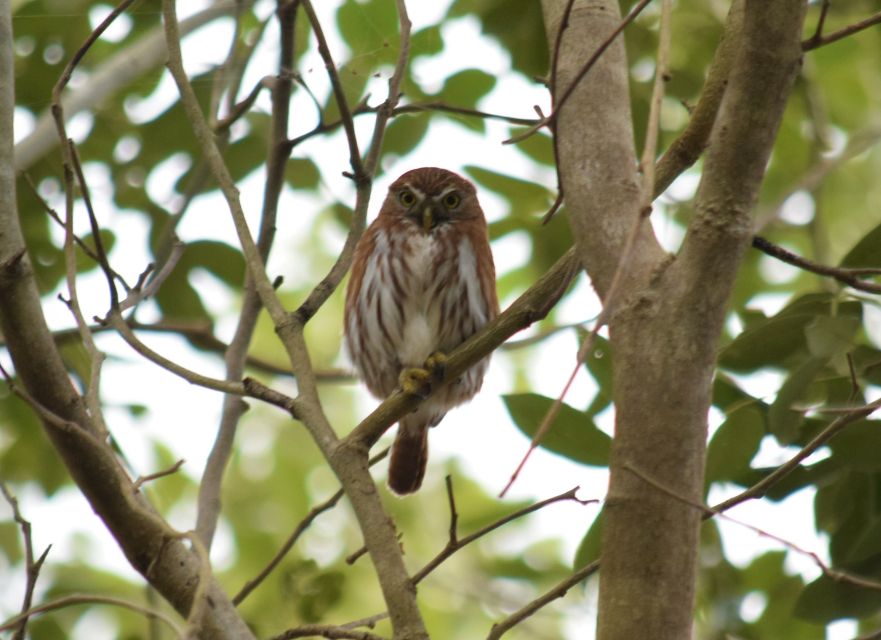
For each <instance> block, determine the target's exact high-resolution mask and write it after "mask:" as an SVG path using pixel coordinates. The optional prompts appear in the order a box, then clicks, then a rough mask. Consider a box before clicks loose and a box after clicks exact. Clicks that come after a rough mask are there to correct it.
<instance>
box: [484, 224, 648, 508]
mask: <svg viewBox="0 0 881 640" xmlns="http://www.w3.org/2000/svg"><path fill="white" fill-rule="evenodd" d="M650 213H651V209H650V208H649V209H644V210H643V211H640V212H639V214H638V215H637V217H636V219H635V220H634V221H633V226H632V227H631V229H630V233H629V235H628V236H627V240H626V242H625V244H624V249H623V250H622V252H621V258H620V260H619V261H618V266H617V267H616V268H615V274H614V276H612V282H611V283H610V284H609V290H608V292H607V293H606V299H605V301H604V302H603V308H602V311H600V314H599V316H597V319H596V322H595V323H594V326H593V329H591V331H590V333H589V334H587V336H586V337H585V338H584V342H582V344H581V347H580V348H579V349H578V355H577V356H576V358H575V366H574V367H573V368H572V373H571V374H570V375H569V379H568V380H567V381H566V384H565V385H564V386H563V389H562V390H561V391H560V395H559V396H557V398H556V399H555V400H554V402H553V404H552V405H551V406H550V407H549V408H548V411H547V413H546V414H545V415H544V417H543V418H542V421H541V423H540V424H539V426H538V429H536V432H535V435H534V436H533V437H532V441H531V442H530V443H529V448H528V449H527V450H526V453H525V454H524V455H523V458H522V459H521V460H520V462H519V464H518V465H517V467H516V468H515V469H514V472H513V473H512V474H511V477H510V479H509V480H508V483H507V484H506V485H505V487H504V488H503V489H502V491H501V492H500V493H499V497H500V498H502V497H504V496H505V495H506V494H507V493H508V490H509V489H510V488H511V487H512V486H513V485H514V482H516V481H517V478H518V477H519V476H520V472H521V471H522V470H523V467H525V466H526V462H527V461H528V460H529V457H530V456H531V455H532V452H533V451H535V450H536V449H537V448H538V446H539V444H541V441H542V439H543V438H544V437H545V435H547V432H548V431H549V430H550V428H551V426H552V425H553V424H554V421H555V420H556V419H557V415H558V414H559V413H560V409H561V408H562V406H563V400H564V399H565V398H566V394H567V393H568V392H569V389H570V388H571V386H572V383H573V382H574V381H575V376H576V375H577V374H578V371H579V370H580V369H581V365H582V364H584V361H585V360H586V359H587V354H589V353H590V352H591V349H593V343H594V341H595V340H596V336H597V334H598V333H599V330H600V329H601V328H602V327H603V326H605V324H606V323H607V322H608V320H609V318H611V317H612V313H613V312H614V311H615V310H616V308H617V305H618V296H619V291H620V289H621V283H622V282H623V281H624V274H625V272H626V270H627V267H628V266H629V265H630V263H631V258H632V257H633V252H634V250H635V249H636V240H637V238H638V237H639V231H640V229H641V228H642V224H643V222H644V221H645V220H646V219H647V218H648V215H649V214H650Z"/></svg>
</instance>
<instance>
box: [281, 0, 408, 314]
mask: <svg viewBox="0 0 881 640" xmlns="http://www.w3.org/2000/svg"><path fill="white" fill-rule="evenodd" d="M396 6H397V9H398V24H399V30H400V38H401V42H400V49H399V51H398V58H397V61H396V63H395V70H394V72H393V73H392V76H391V78H389V82H388V96H387V97H386V99H385V101H384V102H383V103H382V104H380V105H379V106H378V107H377V108H376V120H375V122H374V124H373V135H372V137H371V139H370V147H369V148H368V150H367V154H366V156H365V158H364V161H363V163H361V162H360V158H359V164H357V165H356V164H355V163H354V162H353V164H352V167H353V169H354V171H355V173H354V176H353V177H354V181H355V187H356V194H355V206H354V207H353V211H352V220H351V222H350V224H349V233H348V234H347V235H346V242H345V244H344V245H343V248H342V251H340V255H339V257H338V258H337V260H336V262H334V265H333V267H331V269H330V271H329V272H328V274H327V275H326V276H325V277H324V278H323V279H322V280H321V282H319V283H318V285H317V286H316V287H315V288H314V289H313V290H312V292H311V293H310V294H309V296H308V297H307V298H306V300H305V301H304V302H303V304H301V305H300V307H299V309H297V312H296V313H297V316H298V318H299V319H300V321H301V322H303V323H305V322H307V321H308V320H309V319H310V318H311V317H312V316H313V315H315V313H316V312H317V311H318V309H319V308H320V307H321V305H323V304H324V303H325V302H326V301H327V299H328V298H329V297H330V295H331V294H332V293H333V292H334V291H335V290H336V288H337V287H338V286H339V284H340V282H341V281H342V279H343V276H345V275H346V272H348V270H349V266H350V265H351V263H352V257H353V255H354V253H355V245H357V243H358V239H359V238H360V237H361V234H362V233H363V232H364V227H365V224H366V220H367V206H368V204H369V203H370V195H371V193H372V190H373V177H374V175H375V173H376V168H377V166H378V164H379V158H380V154H381V152H382V140H383V137H384V136H385V130H386V126H387V125H388V121H389V119H390V118H391V117H392V115H393V114H394V110H395V106H396V105H397V104H398V99H399V95H400V91H401V83H402V82H403V80H404V74H405V73H406V71H407V63H408V62H409V59H410V18H409V16H408V15H407V6H406V4H405V2H404V0H396ZM319 43H320V41H319ZM319 46H320V44H319ZM331 62H332V61H331ZM330 71H335V70H334V69H333V67H330V69H329V72H330ZM333 78H334V73H331V79H333ZM339 100H340V98H339V96H338V97H337V101H339ZM340 114H341V116H342V120H343V125H344V126H345V127H347V128H346V134H347V137H348V136H349V135H350V134H349V129H348V127H349V126H350V125H351V126H352V127H354V123H353V122H351V117H352V116H351V113H348V115H347V112H344V111H343V110H342V108H340ZM347 118H348V119H347ZM351 135H352V136H354V133H352V134H351ZM350 145H351V142H350ZM355 150H357V149H355ZM359 170H360V171H361V172H362V173H359Z"/></svg>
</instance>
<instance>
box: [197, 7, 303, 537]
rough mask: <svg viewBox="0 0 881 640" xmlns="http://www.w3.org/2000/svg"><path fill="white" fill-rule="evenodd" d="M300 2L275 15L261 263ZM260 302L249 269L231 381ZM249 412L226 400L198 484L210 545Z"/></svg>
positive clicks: (279, 170) (271, 219)
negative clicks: (278, 39)
mask: <svg viewBox="0 0 881 640" xmlns="http://www.w3.org/2000/svg"><path fill="white" fill-rule="evenodd" d="M297 6H298V4H297V3H296V2H288V3H284V2H280V3H279V4H278V9H277V11H276V15H277V17H278V22H279V31H280V33H281V46H280V47H279V60H278V74H277V77H276V78H275V79H274V80H273V82H272V83H271V89H272V122H271V126H270V131H271V134H270V140H269V151H268V157H267V160H266V181H265V184H264V188H263V207H262V210H261V214H260V229H259V231H258V233H257V243H256V244H257V253H258V254H259V256H260V258H261V260H262V263H263V264H265V263H266V261H267V260H268V259H269V253H270V251H271V249H272V243H273V241H274V238H275V228H276V219H277V214H278V203H279V199H280V197H281V189H282V185H283V184H284V172H285V163H286V162H287V159H288V155H289V153H290V150H289V149H287V148H286V146H285V141H286V140H287V131H288V121H289V110H290V101H291V92H292V83H291V75H292V73H291V68H292V66H293V64H294V33H295V21H296V15H297ZM260 309H261V301H260V296H259V295H258V292H257V289H256V287H255V283H254V276H253V275H252V274H251V273H247V274H246V277H245V283H244V296H243V300H242V306H241V310H240V312H239V319H238V324H237V325H236V330H235V334H234V335H233V339H232V341H231V342H230V344H229V348H228V349H227V350H226V352H225V353H224V362H225V365H226V372H225V377H226V379H227V380H229V381H234V380H239V379H241V378H242V375H243V374H244V370H245V362H246V360H247V357H248V347H249V346H250V343H251V338H252V336H253V334H254V330H255V329H256V327H257V319H258V317H259V314H260ZM244 411H245V406H244V403H243V402H242V401H241V399H240V398H238V397H236V396H235V395H227V396H225V397H224V399H223V411H222V414H221V418H220V425H219V426H218V429H217V436H216V437H215V440H214V444H213V445H212V447H211V453H210V454H209V456H208V461H207V463H206V465H205V471H204V473H203V474H202V481H201V482H200V483H199V499H198V510H197V518H196V531H197V532H198V534H199V536H200V537H201V538H202V541H203V542H204V543H205V545H206V546H207V547H208V548H209V549H210V548H211V543H212V541H213V539H214V532H215V529H216V527H217V520H218V518H219V517H220V510H221V499H220V494H221V485H222V483H223V474H224V471H225V469H226V466H227V465H228V464H229V460H230V458H231V456H232V450H233V443H234V441H235V435H236V431H237V429H238V424H239V420H240V419H241V417H242V414H243V413H244Z"/></svg>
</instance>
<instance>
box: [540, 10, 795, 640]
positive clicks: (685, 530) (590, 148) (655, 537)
mask: <svg viewBox="0 0 881 640" xmlns="http://www.w3.org/2000/svg"><path fill="white" fill-rule="evenodd" d="M566 4H567V2H566V0H545V2H544V6H545V19H546V29H547V33H548V40H549V42H550V43H551V45H550V47H551V51H552V52H553V50H554V44H553V43H554V40H555V38H556V34H557V32H558V31H559V26H558V25H559V22H560V18H561V16H562V13H563V10H564V9H563V8H564V7H565V6H566ZM617 6H618V3H617V2H615V1H603V0H590V1H583V2H575V4H574V5H573V8H572V12H571V16H570V18H569V23H568V28H566V29H565V31H564V32H563V35H562V37H563V40H562V46H561V47H560V60H559V62H558V67H557V74H556V77H555V79H554V87H555V94H556V95H560V94H561V93H562V91H564V90H565V88H566V87H567V86H568V81H567V78H569V77H571V76H569V75H567V74H571V73H572V69H577V68H578V67H579V66H580V65H581V64H583V62H582V61H584V60H586V59H587V58H588V57H589V56H590V55H591V54H592V53H593V51H594V50H595V49H596V47H597V46H598V44H599V43H601V42H602V41H603V40H605V38H606V37H607V36H608V35H609V34H610V33H611V31H612V30H613V29H614V28H615V26H617V24H618V23H619V21H620V18H619V14H618V9H617ZM804 11H805V3H804V2H803V0H781V1H780V2H770V3H769V2H765V1H764V0H748V1H747V2H746V3H745V11H744V22H743V25H742V32H741V34H740V42H739V43H736V44H735V49H734V50H735V51H736V56H735V59H734V61H733V63H732V71H731V74H730V78H729V83H728V88H727V90H726V92H725V97H724V99H723V103H722V107H721V109H720V112H719V114H718V116H717V119H716V123H715V126H714V129H713V134H712V136H711V139H710V146H709V150H708V154H707V158H706V161H705V167H704V172H703V176H702V180H701V185H700V188H699V190H698V195H697V201H696V215H695V217H694V219H693V220H692V222H691V224H690V226H689V230H688V233H687V235H686V239H685V241H684V243H683V246H682V249H681V250H680V252H679V255H678V256H677V257H675V258H673V257H667V256H665V255H664V253H663V251H662V250H661V249H660V247H659V245H658V244H657V241H656V240H655V238H654V237H653V235H652V232H651V227H650V226H649V225H648V224H643V225H642V226H641V227H640V230H639V235H638V236H637V240H636V242H637V244H636V249H635V251H634V252H633V253H632V254H630V255H628V256H625V258H626V259H627V261H628V264H626V265H624V274H625V277H624V278H623V279H622V280H621V285H620V286H621V287H622V289H621V291H620V292H619V293H618V294H617V295H616V300H618V302H615V303H614V309H613V310H614V314H613V316H612V319H611V321H610V336H611V344H612V353H613V363H614V371H615V375H614V401H615V410H616V418H615V438H614V442H613V446H612V457H611V463H610V472H611V479H610V485H609V493H608V496H607V499H606V504H605V508H604V511H603V517H604V520H605V522H604V528H603V541H602V551H601V562H602V569H601V576H600V595H599V618H598V624H597V637H598V638H599V639H600V640H632V639H633V638H652V639H653V640H664V639H671V640H672V639H677V640H682V639H686V638H690V637H691V636H692V626H693V608H694V593H695V580H696V574H697V551H698V543H699V540H698V529H699V525H700V522H701V514H700V512H699V511H698V510H696V509H695V508H693V507H690V506H688V505H686V504H685V502H683V501H681V500H677V499H676V498H674V497H672V496H671V495H669V494H667V493H665V492H663V491H659V490H658V489H657V488H655V487H653V486H652V485H651V484H649V483H648V482H646V478H650V479H651V480H653V481H654V482H656V483H658V484H660V485H662V486H664V487H665V488H666V489H668V490H669V491H672V492H674V493H675V494H677V495H679V496H682V497H683V498H685V499H686V500H688V501H700V500H701V498H702V492H703V483H704V479H703V475H704V454H705V447H706V419H707V412H708V410H709V407H710V404H711V389H712V379H713V373H714V370H715V356H716V350H717V344H718V340H719V336H720V334H721V331H722V325H723V322H724V319H725V314H726V311H727V304H728V298H729V295H730V292H731V289H732V286H733V282H734V278H735V275H736V273H737V269H738V266H739V264H740V261H741V258H742V256H743V253H744V252H745V250H746V248H747V247H748V245H749V242H750V238H751V237H752V221H751V217H750V212H751V210H752V208H753V206H754V204H755V202H756V199H757V195H758V191H759V187H760V185H761V180H762V177H763V175H764V171H765V167H766V165H767V161H768V158H769V156H770V152H771V148H772V145H773V141H774V139H775V137H776V132H777V129H778V127H779V123H780V120H781V119H782V116H783V110H784V107H785V104H786V99H787V96H788V94H789V91H790V89H791V86H792V82H793V80H794V78H795V75H796V72H797V70H798V66H799V62H800V57H801V47H800V42H799V41H800V35H801V25H802V21H803V19H804ZM627 73H628V68H627V63H626V60H625V56H624V51H623V45H622V44H621V43H620V42H619V43H618V44H617V46H612V47H611V48H610V49H609V51H608V52H607V53H606V54H604V55H603V56H602V58H600V61H599V63H598V64H597V66H596V67H595V68H594V69H592V70H591V71H590V72H589V73H588V75H587V76H586V78H585V79H584V80H583V82H582V86H579V89H578V90H577V91H576V92H575V93H573V95H572V96H571V98H570V99H569V101H568V102H567V103H566V104H565V105H564V106H563V107H562V111H561V113H560V114H559V116H558V118H557V120H556V123H557V129H556V132H555V134H556V144H557V150H558V158H557V160H558V164H559V170H560V175H561V180H562V188H563V192H564V194H565V198H566V208H567V211H568V212H569V217H570V222H571V226H572V229H573V233H574V235H575V238H576V244H577V248H578V251H579V252H580V255H581V260H582V263H583V264H584V266H585V268H586V270H587V272H588V274H589V275H590V277H591V280H592V281H593V283H594V286H595V287H596V289H597V291H598V292H599V294H600V296H601V297H603V298H604V301H605V302H607V301H606V299H605V298H606V296H607V294H608V292H609V287H610V283H611V282H612V279H613V276H614V274H615V272H616V270H617V269H618V267H619V263H620V262H621V260H622V255H623V254H622V250H623V247H624V244H625V239H626V237H627V235H628V230H629V229H633V228H634V224H635V223H634V222H633V221H634V220H635V219H637V216H638V215H639V213H638V208H639V203H640V194H639V189H638V187H637V184H638V183H637V180H636V153H635V152H634V150H633V136H632V130H631V125H630V107H629V95H628V90H627ZM640 476H644V477H640Z"/></svg>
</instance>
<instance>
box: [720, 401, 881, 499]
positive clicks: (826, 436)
mask: <svg viewBox="0 0 881 640" xmlns="http://www.w3.org/2000/svg"><path fill="white" fill-rule="evenodd" d="M879 408H881V398H879V399H878V400H875V401H874V402H870V403H869V404H867V405H865V406H864V407H858V408H854V409H851V410H849V411H848V412H847V413H845V414H843V415H841V416H839V417H838V418H836V419H835V420H833V421H832V422H830V423H829V425H828V426H826V428H824V429H823V430H822V431H820V433H818V434H817V435H816V436H814V437H813V438H812V439H811V441H810V442H808V443H807V444H806V445H805V446H804V447H802V448H801V450H800V451H799V452H798V453H796V454H795V455H794V456H793V457H792V458H790V459H789V460H787V461H786V462H785V463H783V464H782V465H780V466H779V467H777V468H776V469H774V471H772V472H771V473H769V474H768V475H767V476H765V477H764V478H762V479H761V480H760V481H759V482H757V483H756V484H754V485H753V486H751V487H750V488H749V489H747V490H746V491H744V492H743V493H739V494H738V495H736V496H733V497H731V498H729V499H728V500H724V501H722V502H720V503H719V504H717V505H715V506H713V507H712V509H713V511H727V510H728V509H730V508H731V507H733V506H735V505H738V504H740V503H741V502H746V501H747V500H752V499H753V498H761V497H762V496H764V495H765V494H766V493H767V492H768V490H769V489H770V488H771V487H773V486H774V485H775V484H777V483H778V482H780V480H782V479H783V478H785V477H786V476H788V475H789V474H790V473H792V472H793V471H795V469H796V468H798V466H799V465H800V464H801V463H802V461H803V460H804V459H805V458H807V457H808V456H810V455H811V454H812V453H814V451H816V450H817V449H819V448H820V447H822V446H823V445H824V444H826V443H827V442H829V440H831V439H832V438H833V437H834V436H836V435H837V434H838V433H839V432H841V431H842V430H843V429H844V428H845V427H847V426H848V425H850V424H853V423H854V422H857V421H858V420H861V419H863V418H867V417H868V416H870V415H871V414H872V413H874V412H875V411H877V410H878V409H879Z"/></svg>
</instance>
